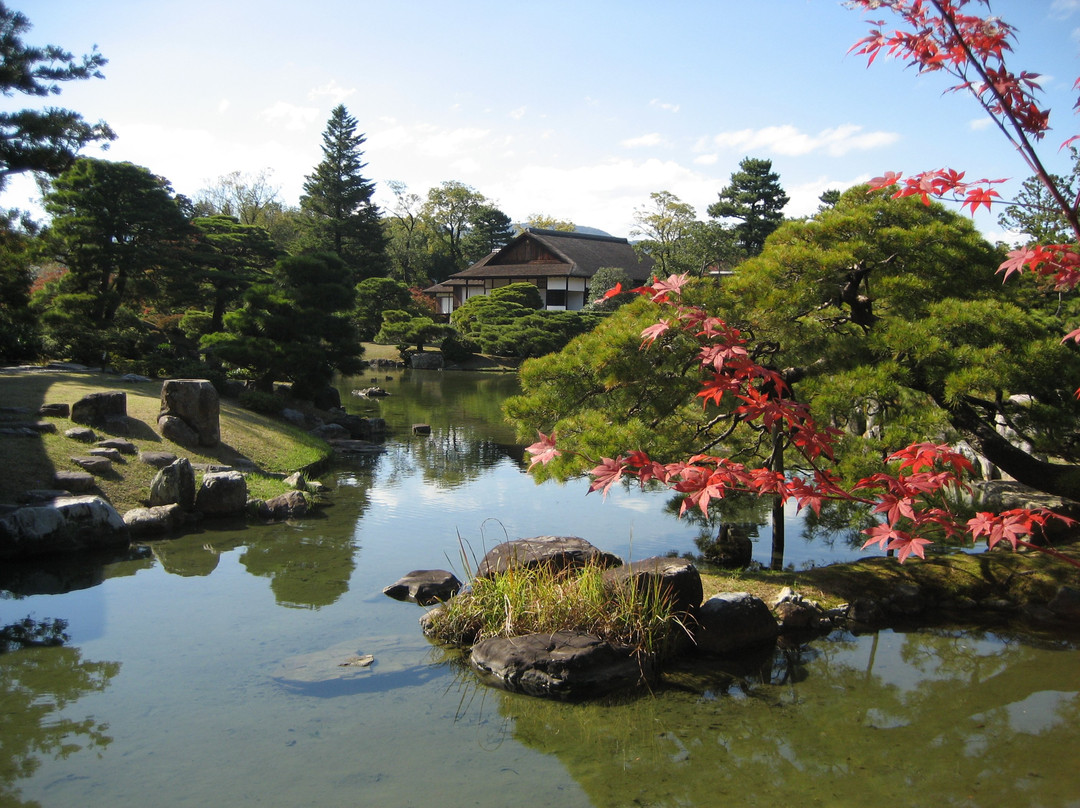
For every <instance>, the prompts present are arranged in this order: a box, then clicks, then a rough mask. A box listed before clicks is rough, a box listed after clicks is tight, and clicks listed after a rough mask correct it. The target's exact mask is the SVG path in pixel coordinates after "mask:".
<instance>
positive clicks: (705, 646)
mask: <svg viewBox="0 0 1080 808" xmlns="http://www.w3.org/2000/svg"><path fill="white" fill-rule="evenodd" d="M697 617H698V619H697V625H696V627H695V628H694V639H695V640H696V641H697V647H698V650H699V651H700V652H701V653H704V654H728V653H731V652H734V651H739V650H742V649H744V648H751V647H753V646H755V645H763V644H766V643H771V642H774V641H775V640H776V637H777V636H778V635H779V633H780V627H779V626H778V625H777V623H776V618H775V617H773V614H772V612H770V611H769V607H768V606H766V605H765V601H763V600H762V599H761V598H759V597H755V596H754V595H751V594H750V593H749V592H727V593H725V594H722V595H714V596H713V597H711V598H709V599H708V600H707V601H705V603H703V604H702V606H701V608H700V609H699V610H698V616H697Z"/></svg>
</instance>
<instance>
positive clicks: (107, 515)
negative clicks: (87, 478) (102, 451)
mask: <svg viewBox="0 0 1080 808" xmlns="http://www.w3.org/2000/svg"><path fill="white" fill-rule="evenodd" d="M127 543H128V530H127V525H125V524H124V520H123V519H122V518H121V516H120V514H118V513H117V512H116V510H115V509H114V508H113V506H112V505H110V504H109V503H108V502H106V501H105V500H104V499H102V498H101V497H97V496H81V497H64V498H61V499H56V500H53V501H52V502H48V503H44V504H41V505H28V506H26V507H22V508H17V509H15V510H14V511H10V512H9V513H6V514H4V515H3V516H0V558H24V557H31V556H38V555H52V554H56V553H68V552H76V551H80V550H99V549H108V548H117V547H125V546H127Z"/></svg>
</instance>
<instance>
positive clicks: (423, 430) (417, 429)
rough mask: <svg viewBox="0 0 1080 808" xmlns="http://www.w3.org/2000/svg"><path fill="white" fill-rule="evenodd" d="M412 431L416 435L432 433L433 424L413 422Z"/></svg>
mask: <svg viewBox="0 0 1080 808" xmlns="http://www.w3.org/2000/svg"><path fill="white" fill-rule="evenodd" d="M412 431H413V434H414V435H430V434H431V424H413V425H412Z"/></svg>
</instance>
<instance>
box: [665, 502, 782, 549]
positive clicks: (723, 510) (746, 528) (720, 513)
mask: <svg viewBox="0 0 1080 808" xmlns="http://www.w3.org/2000/svg"><path fill="white" fill-rule="evenodd" d="M682 502H683V498H682V497H681V496H676V497H672V498H671V499H669V500H668V501H667V503H666V504H665V505H664V510H665V511H666V512H667V513H669V514H671V515H672V516H674V517H677V518H681V519H682V520H683V521H684V522H688V523H690V524H691V525H694V526H695V527H697V528H698V535H697V537H696V538H695V539H694V545H695V546H696V547H697V548H698V550H699V553H700V554H699V555H698V556H693V554H688V555H690V557H691V558H693V559H694V560H700V561H704V562H706V563H715V562H716V561H717V560H718V552H719V549H718V548H717V534H718V533H719V531H720V529H721V528H722V527H726V528H727V530H728V531H729V532H730V533H733V534H735V535H738V536H741V537H743V538H745V539H749V540H750V541H752V542H755V543H756V542H757V539H758V537H759V528H761V527H763V526H765V525H767V524H769V519H770V513H769V511H770V507H771V505H770V502H769V500H767V499H765V498H764V497H755V496H753V495H750V494H731V495H729V496H726V497H724V498H723V499H718V500H713V501H712V502H710V503H709V515H708V516H706V515H705V514H703V513H702V512H701V510H700V509H698V508H687V509H686V511H684V512H683V514H682V516H681V517H679V508H681V507H682Z"/></svg>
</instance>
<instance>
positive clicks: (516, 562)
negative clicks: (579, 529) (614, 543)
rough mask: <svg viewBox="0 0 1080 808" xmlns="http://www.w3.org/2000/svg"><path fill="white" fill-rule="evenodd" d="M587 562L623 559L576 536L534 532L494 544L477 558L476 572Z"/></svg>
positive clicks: (486, 573) (603, 563)
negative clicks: (535, 534)
mask: <svg viewBox="0 0 1080 808" xmlns="http://www.w3.org/2000/svg"><path fill="white" fill-rule="evenodd" d="M588 563H595V564H599V565H600V566H602V567H616V566H619V565H620V564H622V559H621V558H619V557H618V556H615V555H612V554H611V553H605V552H604V551H602V550H599V549H597V548H596V547H594V546H593V545H592V544H590V543H589V542H587V541H585V539H582V538H578V537H577V536H534V537H533V538H531V539H513V540H511V541H505V542H502V543H501V544H498V545H496V546H495V547H494V548H493V549H491V550H490V551H489V552H488V554H487V555H485V556H484V557H483V559H482V560H481V561H480V564H479V565H478V566H477V568H476V575H477V576H480V577H484V576H491V575H495V574H497V573H500V572H506V570H508V569H511V568H516V567H524V568H526V569H531V568H533V567H540V566H548V567H551V568H552V569H554V570H556V571H558V570H563V569H568V568H573V569H580V568H581V567H584V566H585V565H586V564H588Z"/></svg>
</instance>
